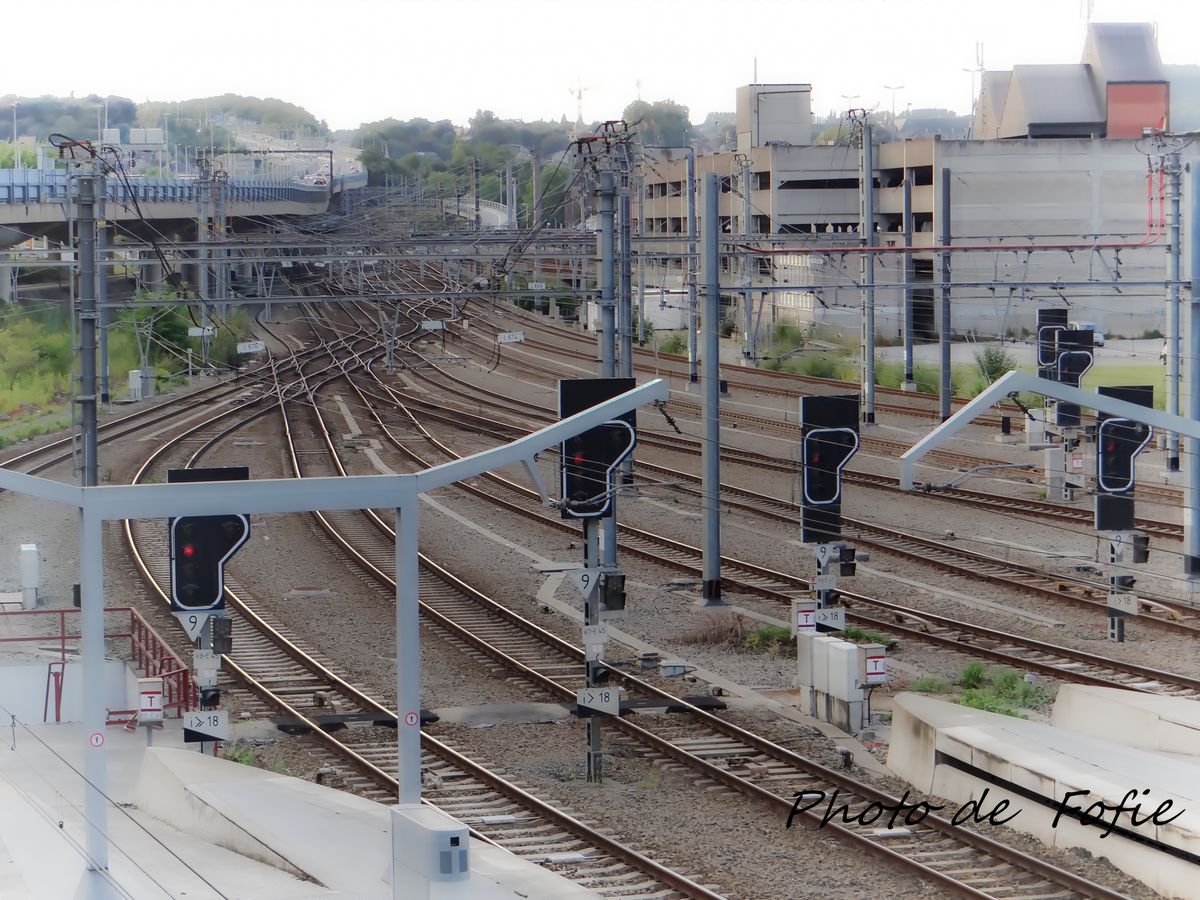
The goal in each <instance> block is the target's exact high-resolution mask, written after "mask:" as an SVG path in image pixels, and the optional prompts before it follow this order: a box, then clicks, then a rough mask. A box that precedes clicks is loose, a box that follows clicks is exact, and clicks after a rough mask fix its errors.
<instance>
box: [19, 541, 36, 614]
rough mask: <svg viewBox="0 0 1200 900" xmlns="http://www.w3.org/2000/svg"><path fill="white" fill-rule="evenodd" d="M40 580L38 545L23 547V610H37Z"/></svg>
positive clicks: (25, 545) (24, 545)
mask: <svg viewBox="0 0 1200 900" xmlns="http://www.w3.org/2000/svg"><path fill="white" fill-rule="evenodd" d="M39 585H40V579H39V578H38V548H37V544H22V545H21V608H22V609H37V605H38V594H39Z"/></svg>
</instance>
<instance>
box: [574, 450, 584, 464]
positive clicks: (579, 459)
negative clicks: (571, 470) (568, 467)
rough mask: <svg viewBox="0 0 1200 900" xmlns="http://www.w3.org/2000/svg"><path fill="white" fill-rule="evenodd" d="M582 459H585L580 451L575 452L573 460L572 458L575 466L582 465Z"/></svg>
mask: <svg viewBox="0 0 1200 900" xmlns="http://www.w3.org/2000/svg"><path fill="white" fill-rule="evenodd" d="M584 461H585V457H584V455H583V454H582V453H576V454H575V458H574V460H573V462H574V463H575V465H577V466H582V465H583V464H584Z"/></svg>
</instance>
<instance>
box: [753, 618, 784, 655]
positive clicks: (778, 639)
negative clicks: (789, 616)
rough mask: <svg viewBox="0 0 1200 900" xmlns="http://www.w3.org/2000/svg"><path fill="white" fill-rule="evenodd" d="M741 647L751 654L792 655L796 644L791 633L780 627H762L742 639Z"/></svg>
mask: <svg viewBox="0 0 1200 900" xmlns="http://www.w3.org/2000/svg"><path fill="white" fill-rule="evenodd" d="M742 646H743V647H745V648H746V649H747V650H749V651H751V652H752V653H769V652H775V653H786V654H789V655H794V654H795V652H796V642H795V641H794V640H792V632H791V631H790V630H789V629H787V628H784V627H783V626H782V625H763V626H761V627H759V628H756V629H754V631H752V632H750V633H749V634H748V635H746V637H745V638H743V639H742Z"/></svg>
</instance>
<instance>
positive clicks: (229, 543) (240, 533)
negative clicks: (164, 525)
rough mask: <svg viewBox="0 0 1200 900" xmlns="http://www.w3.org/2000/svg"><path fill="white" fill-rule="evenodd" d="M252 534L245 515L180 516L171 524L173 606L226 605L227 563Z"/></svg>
mask: <svg viewBox="0 0 1200 900" xmlns="http://www.w3.org/2000/svg"><path fill="white" fill-rule="evenodd" d="M249 537H250V520H249V519H247V518H246V517H245V516H243V515H221V516H180V517H179V518H177V519H172V520H171V524H170V544H171V609H173V610H208V609H221V608H223V607H224V605H225V596H224V589H225V563H226V562H227V561H228V560H229V558H230V557H231V556H233V554H235V553H236V552H237V551H238V550H239V549H241V546H242V545H243V544H244V543H246V540H247V539H248V538H249Z"/></svg>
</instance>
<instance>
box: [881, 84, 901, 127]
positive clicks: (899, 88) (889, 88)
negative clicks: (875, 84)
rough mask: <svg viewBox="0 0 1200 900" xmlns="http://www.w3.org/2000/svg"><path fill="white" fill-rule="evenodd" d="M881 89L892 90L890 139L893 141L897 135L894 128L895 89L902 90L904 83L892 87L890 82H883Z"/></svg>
mask: <svg viewBox="0 0 1200 900" xmlns="http://www.w3.org/2000/svg"><path fill="white" fill-rule="evenodd" d="M883 89H884V90H885V91H891V92H892V140H893V141H894V140H896V138H897V136H898V135H899V132H898V131H897V130H896V91H902V90H904V85H902V84H898V85H896V86H895V87H892V86H891V85H890V84H885V85H884V86H883Z"/></svg>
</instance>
